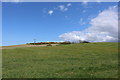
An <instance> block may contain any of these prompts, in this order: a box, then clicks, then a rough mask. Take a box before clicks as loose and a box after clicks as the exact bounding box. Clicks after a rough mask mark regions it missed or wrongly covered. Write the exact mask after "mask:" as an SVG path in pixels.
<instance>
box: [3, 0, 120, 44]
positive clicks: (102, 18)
mask: <svg viewBox="0 0 120 80" xmlns="http://www.w3.org/2000/svg"><path fill="white" fill-rule="evenodd" d="M117 4H118V3H117V2H3V3H2V26H3V27H2V36H3V41H2V42H3V43H2V44H3V46H8V45H18V44H25V43H30V42H33V40H34V39H36V42H44V41H76V40H87V41H91V42H109V41H117V40H118V34H117V33H118V26H117V25H118V15H117V13H118V12H117Z"/></svg>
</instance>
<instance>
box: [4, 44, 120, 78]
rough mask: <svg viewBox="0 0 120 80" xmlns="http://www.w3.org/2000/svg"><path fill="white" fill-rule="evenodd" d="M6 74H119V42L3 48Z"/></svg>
mask: <svg viewBox="0 0 120 80" xmlns="http://www.w3.org/2000/svg"><path fill="white" fill-rule="evenodd" d="M2 56H3V78H117V77H118V75H117V73H118V43H107V42H103V43H80V44H70V45H58V46H44V47H24V48H14V49H3V53H2Z"/></svg>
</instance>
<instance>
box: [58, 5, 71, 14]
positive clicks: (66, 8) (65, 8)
mask: <svg viewBox="0 0 120 80" xmlns="http://www.w3.org/2000/svg"><path fill="white" fill-rule="evenodd" d="M69 6H70V4H69ZM58 8H59V9H60V11H63V12H64V11H67V10H68V7H65V6H64V5H60V6H58Z"/></svg>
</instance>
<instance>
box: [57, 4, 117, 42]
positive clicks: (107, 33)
mask: <svg viewBox="0 0 120 80" xmlns="http://www.w3.org/2000/svg"><path fill="white" fill-rule="evenodd" d="M90 24H91V26H90V27H88V28H87V29H85V30H83V31H73V32H68V33H64V34H61V35H60V36H59V37H60V38H62V39H63V40H65V41H76V40H86V41H91V42H107V41H118V12H117V7H115V6H112V7H109V8H108V9H106V10H104V11H102V12H100V13H99V14H98V16H97V17H95V18H93V19H91V21H90Z"/></svg>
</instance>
